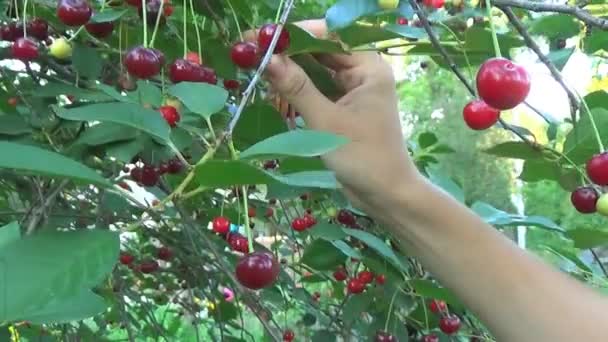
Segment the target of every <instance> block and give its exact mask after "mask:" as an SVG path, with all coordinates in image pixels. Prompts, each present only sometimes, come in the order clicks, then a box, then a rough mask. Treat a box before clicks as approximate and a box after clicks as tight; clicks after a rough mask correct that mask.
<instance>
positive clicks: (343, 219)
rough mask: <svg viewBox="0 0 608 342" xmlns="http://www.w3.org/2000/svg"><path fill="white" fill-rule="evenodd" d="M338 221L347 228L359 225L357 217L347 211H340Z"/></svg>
mask: <svg viewBox="0 0 608 342" xmlns="http://www.w3.org/2000/svg"><path fill="white" fill-rule="evenodd" d="M337 220H338V222H340V223H342V224H343V225H345V226H349V227H354V226H356V225H357V220H356V219H355V215H353V213H351V212H350V211H348V210H346V209H340V211H339V212H338V216H337Z"/></svg>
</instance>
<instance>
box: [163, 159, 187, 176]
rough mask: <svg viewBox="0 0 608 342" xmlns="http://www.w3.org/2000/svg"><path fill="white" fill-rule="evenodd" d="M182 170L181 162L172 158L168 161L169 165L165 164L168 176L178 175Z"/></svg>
mask: <svg viewBox="0 0 608 342" xmlns="http://www.w3.org/2000/svg"><path fill="white" fill-rule="evenodd" d="M183 169H184V164H183V163H182V161H181V160H179V159H177V158H174V159H171V160H169V163H167V172H168V173H169V174H172V175H175V174H178V173H180V172H182V170H183Z"/></svg>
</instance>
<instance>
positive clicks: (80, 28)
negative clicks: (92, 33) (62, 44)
mask: <svg viewBox="0 0 608 342" xmlns="http://www.w3.org/2000/svg"><path fill="white" fill-rule="evenodd" d="M83 29H84V26H80V27H79V28H78V30H77V31H76V33H74V35H73V36H71V37H70V39H68V42H71V41H73V40H74V39H76V37H78V35H79V34H80V32H82V30H83Z"/></svg>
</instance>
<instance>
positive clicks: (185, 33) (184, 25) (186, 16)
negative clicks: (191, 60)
mask: <svg viewBox="0 0 608 342" xmlns="http://www.w3.org/2000/svg"><path fill="white" fill-rule="evenodd" d="M186 8H188V6H187V5H186V0H184V4H183V8H182V10H183V12H184V16H183V20H184V24H183V30H184V58H185V57H186V54H188V28H187V27H186V26H187V22H186V20H187V19H188V11H187V10H186Z"/></svg>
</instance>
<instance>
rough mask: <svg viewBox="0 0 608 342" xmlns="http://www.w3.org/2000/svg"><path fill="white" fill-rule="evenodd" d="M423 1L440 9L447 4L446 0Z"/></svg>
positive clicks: (426, 4) (427, 5) (428, 5)
mask: <svg viewBox="0 0 608 342" xmlns="http://www.w3.org/2000/svg"><path fill="white" fill-rule="evenodd" d="M423 3H424V5H425V6H426V7H432V8H437V9H439V8H441V7H443V5H444V4H445V0H424V1H423Z"/></svg>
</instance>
